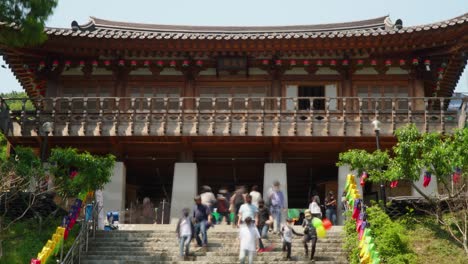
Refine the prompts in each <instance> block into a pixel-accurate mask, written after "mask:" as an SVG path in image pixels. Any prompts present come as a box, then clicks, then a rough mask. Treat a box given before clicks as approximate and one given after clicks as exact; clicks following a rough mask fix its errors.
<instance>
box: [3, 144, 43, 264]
mask: <svg viewBox="0 0 468 264" xmlns="http://www.w3.org/2000/svg"><path fill="white" fill-rule="evenodd" d="M44 177H45V174H44V170H43V167H42V163H41V161H40V159H39V158H38V157H37V156H36V155H35V153H34V152H33V150H32V149H31V148H24V147H16V148H15V155H14V156H13V155H12V156H10V157H9V158H8V159H5V160H4V161H2V163H1V164H0V206H1V207H2V208H1V211H2V214H1V215H0V237H3V236H2V235H1V234H2V233H3V232H4V231H6V230H7V229H8V228H9V227H10V226H11V225H12V224H13V223H15V222H17V221H19V220H20V219H21V218H23V217H24V215H25V214H26V213H27V212H28V211H29V210H30V209H31V208H32V206H33V205H34V203H35V202H36V198H37V197H38V196H39V195H41V194H42V193H44V192H45V191H47V186H45V188H44V186H43V185H42V184H41V183H43V182H44V181H43V180H44ZM21 194H26V196H27V201H26V203H27V207H26V209H25V210H24V211H23V212H22V214H20V215H19V216H16V217H13V218H7V217H6V216H7V213H8V210H9V209H10V202H11V201H13V200H14V199H16V198H17V197H18V196H20V195H21ZM2 255H3V254H2V241H1V239H0V257H1V256H2Z"/></svg>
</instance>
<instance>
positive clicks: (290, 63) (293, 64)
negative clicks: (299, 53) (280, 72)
mask: <svg viewBox="0 0 468 264" xmlns="http://www.w3.org/2000/svg"><path fill="white" fill-rule="evenodd" d="M289 65H291V66H296V65H297V62H296V60H290V61H289Z"/></svg>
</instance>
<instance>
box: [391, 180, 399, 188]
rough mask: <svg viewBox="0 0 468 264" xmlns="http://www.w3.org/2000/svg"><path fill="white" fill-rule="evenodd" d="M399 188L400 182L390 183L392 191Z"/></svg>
mask: <svg viewBox="0 0 468 264" xmlns="http://www.w3.org/2000/svg"><path fill="white" fill-rule="evenodd" d="M397 186H398V181H392V182H391V183H390V188H392V189H393V188H396V187H397Z"/></svg>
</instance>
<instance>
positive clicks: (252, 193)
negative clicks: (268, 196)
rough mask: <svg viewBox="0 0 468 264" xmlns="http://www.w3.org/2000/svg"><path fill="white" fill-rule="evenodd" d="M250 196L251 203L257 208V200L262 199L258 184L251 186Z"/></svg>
mask: <svg viewBox="0 0 468 264" xmlns="http://www.w3.org/2000/svg"><path fill="white" fill-rule="evenodd" d="M250 196H252V204H253V205H255V206H256V207H257V208H258V201H259V200H260V199H262V195H261V194H260V193H259V192H258V185H254V186H252V190H251V191H250Z"/></svg>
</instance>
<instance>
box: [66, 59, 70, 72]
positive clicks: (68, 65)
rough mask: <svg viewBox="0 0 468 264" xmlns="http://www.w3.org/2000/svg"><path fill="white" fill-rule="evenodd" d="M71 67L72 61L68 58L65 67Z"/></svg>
mask: <svg viewBox="0 0 468 264" xmlns="http://www.w3.org/2000/svg"><path fill="white" fill-rule="evenodd" d="M70 67H71V61H69V60H66V61H65V69H67V70H68V69H70Z"/></svg>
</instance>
